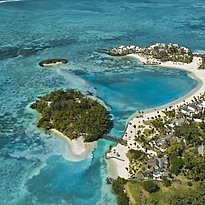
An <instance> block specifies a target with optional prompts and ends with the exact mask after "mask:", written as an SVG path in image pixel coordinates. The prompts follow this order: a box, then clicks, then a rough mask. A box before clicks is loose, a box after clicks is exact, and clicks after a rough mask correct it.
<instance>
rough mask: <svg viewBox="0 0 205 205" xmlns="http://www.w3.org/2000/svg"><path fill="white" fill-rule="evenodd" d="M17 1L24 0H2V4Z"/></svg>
mask: <svg viewBox="0 0 205 205" xmlns="http://www.w3.org/2000/svg"><path fill="white" fill-rule="evenodd" d="M16 1H22V0H3V1H1V0H0V4H3V3H11V2H16Z"/></svg>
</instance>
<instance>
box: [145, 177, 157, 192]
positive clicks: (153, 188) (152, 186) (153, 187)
mask: <svg viewBox="0 0 205 205" xmlns="http://www.w3.org/2000/svg"><path fill="white" fill-rule="evenodd" d="M143 188H144V189H145V190H146V191H148V192H149V193H154V192H157V191H159V190H160V188H159V186H158V185H157V184H156V183H155V182H153V181H151V180H148V181H144V182H143Z"/></svg>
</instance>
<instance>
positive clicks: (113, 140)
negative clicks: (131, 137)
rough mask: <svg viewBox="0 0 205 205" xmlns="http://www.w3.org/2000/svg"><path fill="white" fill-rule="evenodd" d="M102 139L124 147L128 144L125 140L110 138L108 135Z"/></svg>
mask: <svg viewBox="0 0 205 205" xmlns="http://www.w3.org/2000/svg"><path fill="white" fill-rule="evenodd" d="M102 138H103V139H106V140H110V141H112V142H116V143H120V144H122V145H126V142H125V141H124V140H123V139H117V138H115V137H111V136H108V135H103V137H102Z"/></svg>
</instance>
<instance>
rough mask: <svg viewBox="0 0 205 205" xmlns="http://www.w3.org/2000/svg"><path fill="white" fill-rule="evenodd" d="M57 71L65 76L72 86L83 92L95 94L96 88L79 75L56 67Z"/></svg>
mask: <svg viewBox="0 0 205 205" xmlns="http://www.w3.org/2000/svg"><path fill="white" fill-rule="evenodd" d="M57 73H58V74H59V75H61V76H63V77H64V78H66V79H67V80H68V82H69V85H71V87H73V88H80V89H81V90H82V91H83V92H89V93H92V95H93V96H95V97H96V96H97V90H96V88H94V87H92V86H91V85H90V84H89V82H87V81H86V80H84V79H83V78H81V77H80V76H77V75H75V74H73V73H71V72H69V71H67V70H65V69H58V70H57Z"/></svg>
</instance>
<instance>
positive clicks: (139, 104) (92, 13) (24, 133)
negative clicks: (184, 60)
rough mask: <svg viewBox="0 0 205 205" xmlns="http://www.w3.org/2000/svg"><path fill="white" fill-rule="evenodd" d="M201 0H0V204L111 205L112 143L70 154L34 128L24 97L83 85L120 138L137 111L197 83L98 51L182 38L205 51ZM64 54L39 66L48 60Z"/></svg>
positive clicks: (175, 72) (180, 73)
mask: <svg viewBox="0 0 205 205" xmlns="http://www.w3.org/2000/svg"><path fill="white" fill-rule="evenodd" d="M204 12H205V3H204V1H203V0H178V1H177V2H176V1H174V2H173V1H172V0H166V1H161V0H118V1H116V0H109V1H108V0H101V1H97V0H75V1H74V0H59V1H54V0H25V1H24V0H23V1H9V0H7V2H6V0H5V1H3V0H0V31H1V32H0V182H1V183H0V204H1V205H31V204H32V205H47V204H49V205H63V204H73V205H87V204H89V205H95V204H98V205H104V204H106V205H115V204H116V199H115V196H114V194H113V193H112V191H111V187H110V186H109V185H106V183H105V178H106V177H107V176H108V172H107V169H106V163H105V162H104V160H103V156H104V153H105V150H106V149H107V148H108V147H109V145H110V143H109V142H107V141H105V140H100V141H99V142H98V144H97V147H96V149H95V150H94V152H93V155H91V156H89V157H87V158H86V159H85V160H83V161H79V162H73V161H72V160H71V158H70V155H69V150H68V147H67V146H66V145H65V144H64V142H63V141H62V140H60V139H59V138H58V137H55V136H52V135H49V134H46V133H44V132H43V131H41V130H38V129H37V128H36V127H35V125H36V122H37V120H38V114H37V113H36V112H35V111H32V110H30V109H29V105H30V104H31V103H32V102H33V101H34V100H35V99H36V98H37V97H38V96H42V95H44V94H47V93H48V92H50V91H52V90H56V89H60V88H78V89H80V90H81V91H83V92H86V91H87V90H89V91H90V92H92V93H93V94H94V95H95V96H97V97H99V98H100V99H102V100H103V101H104V102H105V103H106V105H107V106H108V109H109V110H110V112H111V113H112V114H113V115H114V128H113V129H112V131H111V135H113V136H115V137H118V138H119V137H121V136H122V133H123V130H124V128H125V126H126V121H127V119H128V118H129V116H130V115H131V114H133V113H134V112H135V111H137V110H144V109H147V108H152V107H156V106H159V105H163V104H165V103H167V102H170V101H172V100H175V99H178V98H180V97H182V96H184V95H185V94H187V93H188V92H189V91H191V90H192V89H193V88H194V87H196V86H197V82H196V81H194V80H193V79H192V78H190V76H189V75H188V74H187V73H186V72H183V71H179V70H174V69H165V68H163V69H162V68H157V67H155V68H153V67H143V66H142V65H139V63H138V62H137V61H135V60H133V59H129V58H128V59H116V58H111V57H109V56H107V55H106V54H104V52H103V51H104V49H108V48H110V47H113V46H118V45H121V44H125V45H130V44H136V45H140V46H146V45H148V44H151V43H156V42H165V43H169V42H172V43H179V44H182V45H184V46H186V47H189V48H191V49H192V50H194V51H201V50H204V45H205V40H204V34H205V15H204ZM57 57H59V58H67V59H68V60H69V61H70V63H69V64H68V65H66V66H62V67H60V68H59V69H53V70H52V69H42V68H40V67H39V66H38V62H39V61H41V60H43V59H47V58H57Z"/></svg>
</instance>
